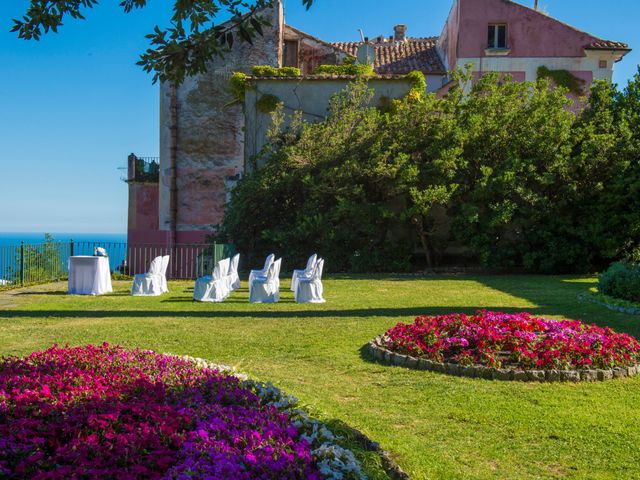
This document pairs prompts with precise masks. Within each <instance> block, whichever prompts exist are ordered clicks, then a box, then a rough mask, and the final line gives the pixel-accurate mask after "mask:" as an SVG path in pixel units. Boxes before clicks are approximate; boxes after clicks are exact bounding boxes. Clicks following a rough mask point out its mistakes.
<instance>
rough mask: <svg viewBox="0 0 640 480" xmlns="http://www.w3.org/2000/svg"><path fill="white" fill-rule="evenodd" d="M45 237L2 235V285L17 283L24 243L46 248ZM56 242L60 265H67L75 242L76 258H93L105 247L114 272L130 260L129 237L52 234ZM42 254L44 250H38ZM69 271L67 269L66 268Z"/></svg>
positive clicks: (0, 241) (10, 233) (0, 276)
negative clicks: (20, 253)
mask: <svg viewBox="0 0 640 480" xmlns="http://www.w3.org/2000/svg"><path fill="white" fill-rule="evenodd" d="M44 235H45V234H44V232H43V233H20V232H0V284H2V283H3V282H4V281H9V282H14V281H16V278H17V276H18V272H19V268H18V262H17V259H18V258H19V254H18V253H19V252H20V248H19V247H20V243H21V242H24V243H25V245H42V244H43V243H44V242H45V236H44ZM51 235H52V236H53V239H54V240H55V241H57V242H61V243H62V246H61V248H60V250H59V251H60V264H61V265H63V266H64V265H66V264H67V258H68V256H69V254H70V252H71V248H70V244H71V241H72V240H73V246H74V249H73V254H74V255H93V253H94V249H95V248H96V247H102V248H104V249H105V250H106V251H107V254H108V255H109V264H110V267H111V269H112V270H115V269H117V267H118V266H119V265H121V264H122V262H123V261H124V260H125V259H126V255H127V234H126V233H52V234H51ZM34 248H35V249H38V250H40V249H41V248H42V247H34ZM63 268H66V267H63Z"/></svg>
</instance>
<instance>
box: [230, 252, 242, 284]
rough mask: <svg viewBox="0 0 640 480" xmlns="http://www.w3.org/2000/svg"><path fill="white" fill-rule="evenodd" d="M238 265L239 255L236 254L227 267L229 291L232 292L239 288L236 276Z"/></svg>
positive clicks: (238, 278) (237, 276)
mask: <svg viewBox="0 0 640 480" xmlns="http://www.w3.org/2000/svg"><path fill="white" fill-rule="evenodd" d="M239 263H240V254H239V253H237V254H236V255H234V256H233V258H232V259H231V264H230V265H229V275H228V281H229V290H231V291H232V292H233V291H234V290H237V289H239V288H240V276H239V275H238V264H239Z"/></svg>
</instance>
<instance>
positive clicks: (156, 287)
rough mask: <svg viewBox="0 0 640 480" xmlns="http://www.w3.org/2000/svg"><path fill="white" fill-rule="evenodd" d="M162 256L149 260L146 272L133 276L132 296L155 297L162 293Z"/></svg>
mask: <svg viewBox="0 0 640 480" xmlns="http://www.w3.org/2000/svg"><path fill="white" fill-rule="evenodd" d="M162 266H163V262H162V257H156V258H154V259H153V261H152V262H151V265H150V266H149V270H148V271H147V273H139V274H137V275H136V276H135V277H133V285H132V286H131V295H133V296H134V297H157V296H159V295H162V293H163V278H162V271H163V270H162Z"/></svg>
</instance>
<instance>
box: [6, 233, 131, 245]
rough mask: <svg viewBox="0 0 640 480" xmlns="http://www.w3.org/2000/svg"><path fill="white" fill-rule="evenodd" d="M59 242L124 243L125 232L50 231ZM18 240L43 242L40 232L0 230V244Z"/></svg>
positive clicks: (18, 243) (12, 243) (125, 239)
mask: <svg viewBox="0 0 640 480" xmlns="http://www.w3.org/2000/svg"><path fill="white" fill-rule="evenodd" d="M51 235H52V236H53V238H54V239H55V240H58V241H60V242H69V241H71V240H73V241H74V242H113V243H126V241H127V234H126V233H51ZM20 242H24V243H28V244H38V243H43V242H44V232H42V233H20V232H0V246H1V245H16V246H17V245H20Z"/></svg>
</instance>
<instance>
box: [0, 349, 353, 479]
mask: <svg viewBox="0 0 640 480" xmlns="http://www.w3.org/2000/svg"><path fill="white" fill-rule="evenodd" d="M193 360H194V359H188V358H181V357H176V356H172V355H164V354H157V353H154V352H150V351H144V350H139V349H138V350H133V351H129V350H126V349H124V348H122V347H115V346H110V345H108V344H106V343H105V344H103V345H100V346H85V347H58V346H54V347H52V348H50V349H48V350H45V351H42V352H34V353H32V354H31V355H29V356H27V357H25V358H16V357H8V358H4V359H0V478H18V479H63V478H104V479H143V478H144V479H192V478H207V479H212V480H215V479H229V478H233V479H236V480H244V479H246V480H249V479H263V480H270V479H285V480H286V479H291V480H294V479H310V480H316V479H317V480H319V479H322V478H327V476H328V474H331V475H333V474H334V472H335V469H336V468H337V467H336V461H337V460H336V459H328V458H319V457H318V454H317V452H321V451H324V450H323V447H322V446H321V445H320V444H319V443H318V437H317V435H316V436H311V437H310V436H309V435H308V431H309V428H308V427H309V425H312V427H313V428H316V429H317V425H316V424H314V423H313V422H312V423H309V422H310V421H309V420H308V419H306V417H304V418H302V419H301V418H299V415H298V417H296V418H294V415H293V414H292V410H288V409H287V408H279V405H278V404H277V402H276V401H275V400H277V401H280V402H284V403H283V404H284V405H285V406H287V407H290V406H292V405H294V404H295V399H293V397H286V396H283V395H281V393H280V392H279V391H278V390H277V389H274V388H269V387H266V386H265V385H264V384H258V383H255V382H251V381H242V380H241V379H240V378H238V377H236V376H233V375H229V374H228V373H227V372H223V371H221V370H219V369H217V368H213V367H210V366H206V365H205V366H203V365H201V364H200V365H199V364H197V363H196V362H194V361H193ZM263 392H266V393H268V396H265V395H261V394H262V393H263ZM274 392H277V394H276V393H274ZM269 396H270V397H269ZM283 399H284V400H283ZM288 399H289V400H288ZM305 429H306V430H305ZM327 435H330V433H327ZM312 437H313V438H312ZM314 442H316V445H313V443H314ZM319 445H320V446H319ZM343 453H344V452H343ZM349 454H350V455H351V456H349ZM346 456H347V457H348V460H349V462H351V463H353V462H355V458H353V456H352V454H351V452H348V454H347V455H346ZM336 458H337V457H336ZM339 466H342V464H340V465H339ZM345 468H346V467H345ZM349 468H351V471H347V470H346V469H343V472H342V473H341V475H342V477H341V478H345V479H347V478H364V476H363V475H362V474H361V472H360V471H359V467H357V466H355V467H354V466H353V465H351V466H350V467H349ZM321 471H324V473H322V472H321ZM327 472H328V474H327Z"/></svg>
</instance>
